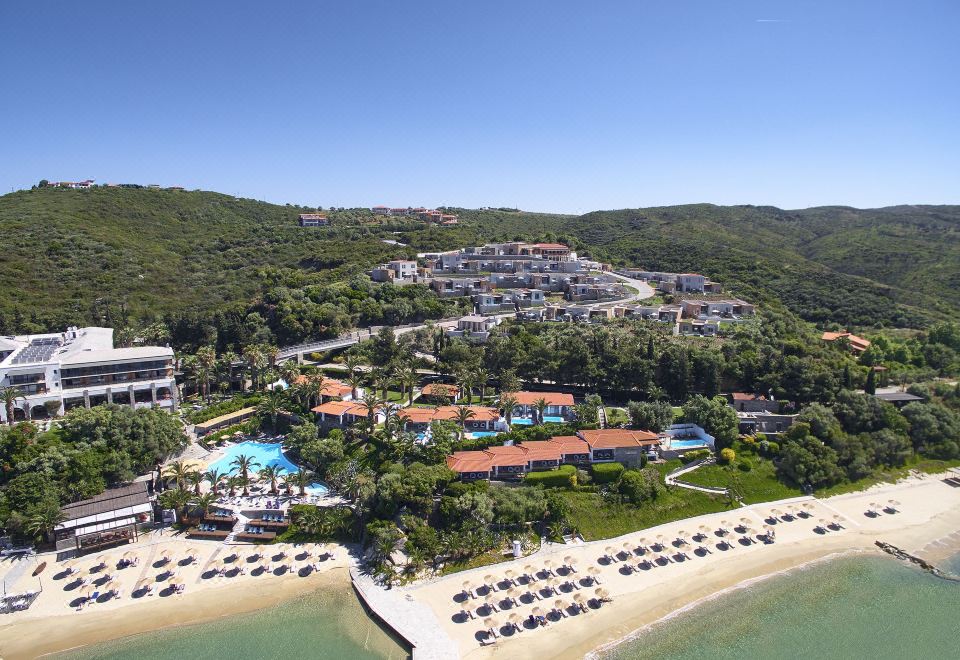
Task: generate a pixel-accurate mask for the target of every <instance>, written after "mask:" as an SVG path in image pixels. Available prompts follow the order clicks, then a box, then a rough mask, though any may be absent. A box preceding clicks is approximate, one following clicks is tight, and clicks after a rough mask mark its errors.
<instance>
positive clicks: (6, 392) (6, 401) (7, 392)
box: [3, 387, 24, 426]
mask: <svg viewBox="0 0 960 660" xmlns="http://www.w3.org/2000/svg"><path fill="white" fill-rule="evenodd" d="M23 397H24V394H23V391H22V390H20V389H18V388H16V387H5V388H3V405H4V406H5V407H6V409H7V424H9V425H10V426H13V411H14V409H15V408H16V407H17V399H22V398H23Z"/></svg>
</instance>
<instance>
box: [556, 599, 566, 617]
mask: <svg viewBox="0 0 960 660" xmlns="http://www.w3.org/2000/svg"><path fill="white" fill-rule="evenodd" d="M568 607H569V605H567V601H565V600H563V599H562V598H558V599H557V600H555V601H553V609H555V610H556V611H558V612H560V615H561V616H567V612H566V609H567V608H568Z"/></svg>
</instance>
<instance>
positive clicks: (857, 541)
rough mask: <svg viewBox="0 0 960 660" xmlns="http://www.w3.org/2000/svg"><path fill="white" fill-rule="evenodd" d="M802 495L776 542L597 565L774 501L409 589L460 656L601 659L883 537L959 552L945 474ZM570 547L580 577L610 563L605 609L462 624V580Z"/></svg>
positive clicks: (871, 550) (953, 501) (959, 495)
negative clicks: (650, 564)
mask: <svg viewBox="0 0 960 660" xmlns="http://www.w3.org/2000/svg"><path fill="white" fill-rule="evenodd" d="M894 497H895V498H897V499H901V500H903V506H901V507H898V508H899V510H900V513H898V514H896V515H888V514H880V515H879V516H874V517H870V516H866V515H865V513H864V511H865V509H866V508H867V507H868V505H869V503H870V502H872V501H874V500H879V501H883V502H886V501H887V499H888V498H894ZM797 501H798V502H800V503H802V502H804V501H805V502H810V503H811V506H813V507H814V509H815V510H814V512H813V516H812V518H810V519H808V520H805V521H794V522H785V523H780V524H779V525H778V526H777V540H776V543H774V544H772V545H767V546H764V545H760V544H754V545H751V546H738V547H737V548H736V549H735V550H733V551H728V552H718V551H713V552H712V553H711V554H709V555H706V556H705V557H694V558H693V559H691V560H688V561H684V562H680V563H675V564H667V565H666V566H664V567H660V568H656V569H651V570H648V571H640V572H636V573H630V574H627V573H625V572H621V569H622V568H623V566H624V564H623V563H622V562H618V563H615V564H607V563H603V562H601V563H597V557H598V556H599V555H602V554H604V552H605V548H604V546H613V547H615V548H619V547H620V545H621V542H624V541H628V540H631V541H634V540H637V539H640V538H642V537H646V538H647V539H648V541H649V540H652V539H653V538H654V537H656V536H657V534H658V532H663V533H664V534H666V536H667V537H668V538H673V536H672V535H673V534H677V531H678V530H684V529H685V530H687V531H688V532H690V531H695V530H696V529H697V526H698V525H699V524H700V523H710V526H711V527H716V526H717V525H718V523H720V521H722V520H739V519H740V518H741V517H749V518H752V519H759V518H763V517H765V514H766V513H767V512H769V511H770V509H771V508H776V507H783V506H784V505H783V504H782V503H778V502H766V503H762V504H755V505H750V506H748V507H742V508H739V509H735V510H730V511H725V512H721V513H716V514H707V515H705V516H700V517H697V518H694V519H686V520H682V521H675V522H673V523H667V524H664V525H661V526H659V527H657V528H653V529H647V530H643V531H640V532H634V533H630V534H627V535H624V536H622V537H618V538H615V539H605V540H600V541H593V542H589V543H586V544H578V545H571V546H554V547H551V548H549V549H548V550H547V551H546V552H542V553H539V554H537V555H534V556H531V557H527V558H523V559H520V560H513V561H510V562H503V563H501V564H496V565H492V566H486V567H482V568H480V569H475V570H471V571H463V572H461V573H457V574H454V575H452V576H447V577H444V578H441V579H439V580H436V581H434V582H431V583H426V584H419V585H413V586H411V587H408V588H406V589H405V591H406V593H407V594H408V595H409V596H410V597H412V598H414V599H415V600H417V601H421V602H423V603H424V604H427V605H429V606H430V607H431V609H432V610H433V613H434V615H435V616H436V619H437V621H438V622H439V625H440V627H441V628H443V629H444V630H445V631H446V632H447V634H448V635H449V636H450V637H451V638H452V639H453V640H455V641H456V642H457V643H458V645H459V648H460V655H461V657H464V658H471V659H473V658H477V659H484V660H485V659H487V658H496V659H500V658H509V657H516V656H519V655H539V656H543V657H550V658H559V659H561V660H566V659H571V660H572V659H573V658H591V659H592V660H596V659H597V658H599V657H601V656H602V655H603V654H604V653H605V652H607V651H609V650H611V649H613V648H614V647H616V646H618V645H620V644H623V643H625V642H628V641H631V640H634V639H636V638H638V637H640V636H642V635H643V634H644V633H645V632H647V631H649V630H650V629H651V628H652V627H654V626H657V625H659V624H661V623H664V622H666V621H669V620H671V619H673V618H675V617H677V616H681V615H682V614H684V613H686V612H689V611H691V610H693V609H695V608H697V607H699V606H700V605H703V604H705V603H707V602H710V601H713V600H716V599H720V598H723V597H724V596H725V595H727V594H729V593H732V592H736V591H740V590H743V589H749V588H750V587H751V586H752V585H755V584H758V583H760V582H763V581H766V580H770V579H771V578H776V577H778V576H780V575H784V574H789V573H792V572H795V571H798V570H803V569H805V568H808V567H810V566H814V565H817V564H822V563H825V562H830V561H833V560H834V559H839V558H844V557H854V556H886V555H885V554H884V553H882V552H881V551H880V550H879V549H878V548H876V547H875V546H874V541H875V540H885V541H888V542H891V543H894V544H896V545H898V547H903V548H905V549H908V550H910V551H911V552H918V553H919V554H921V555H923V556H925V557H927V558H928V559H932V557H931V556H930V555H933V554H934V552H936V554H937V555H939V556H946V555H951V554H956V553H957V552H960V533H958V532H957V530H960V492H958V491H956V490H954V489H951V488H949V487H948V486H946V485H945V484H942V483H940V481H939V479H936V478H926V479H922V478H915V479H909V480H905V481H901V482H899V483H897V484H893V485H887V484H885V485H882V486H874V487H872V488H870V489H867V490H865V491H859V492H856V493H849V494H844V495H838V496H835V497H832V498H826V499H823V500H815V499H813V498H799V500H797ZM834 516H840V517H841V518H842V523H843V528H842V529H841V530H840V531H834V532H831V533H828V534H824V535H816V534H814V533H813V532H812V531H811V530H812V528H813V527H814V525H816V524H817V521H818V519H821V518H828V519H832V518H833V517H834ZM716 540H717V539H713V541H716ZM710 547H712V546H710ZM924 549H926V551H924ZM692 554H693V553H691V555H692ZM565 555H570V556H572V557H573V558H574V560H575V561H576V562H578V564H577V565H578V576H582V575H583V573H584V570H583V569H584V568H585V567H586V566H588V565H593V566H599V567H600V568H601V570H602V573H601V578H602V580H601V586H603V587H604V588H605V589H607V590H608V591H609V592H610V594H611V597H612V599H613V600H612V602H610V603H607V604H604V605H603V606H602V607H601V608H599V609H594V608H591V609H590V611H589V613H587V614H585V615H570V616H568V617H566V618H563V619H560V620H556V621H553V622H552V623H551V624H550V626H549V627H548V628H533V629H530V628H524V629H523V631H522V632H520V633H514V634H509V633H510V631H509V630H507V629H502V630H501V637H500V639H498V640H497V641H496V643H494V644H486V645H481V644H480V643H478V641H477V638H476V637H475V634H476V633H477V632H479V630H482V629H483V627H484V625H483V624H482V623H481V622H482V621H483V619H484V618H485V616H487V615H483V614H480V613H479V612H478V613H477V619H476V620H469V621H463V622H461V621H460V620H458V619H457V618H456V616H455V615H456V612H458V611H459V609H460V607H461V606H460V605H459V604H456V603H455V601H454V600H452V598H453V596H455V594H456V593H457V592H459V591H460V590H461V589H462V587H461V585H462V583H463V581H465V580H472V581H473V582H475V583H478V584H479V583H483V582H484V581H485V580H484V579H483V578H485V576H486V575H489V574H493V575H495V576H500V577H502V576H503V575H504V572H505V571H506V570H507V569H512V570H514V571H517V572H518V573H522V572H523V571H522V570H520V569H522V568H523V566H524V565H525V564H533V565H534V566H538V565H539V566H542V565H543V562H544V560H545V559H547V558H553V559H554V560H555V561H556V560H557V559H558V558H563V557H564V556H565ZM558 563H562V562H558ZM505 586H506V585H504V587H503V588H505ZM481 593H483V591H481ZM582 593H584V595H586V596H588V597H591V596H592V594H593V587H592V586H589V587H584V588H583V590H582ZM572 595H573V592H567V593H561V595H560V597H562V598H564V599H565V600H568V601H569V599H570V597H571V596H572ZM554 598H556V597H555V596H546V597H544V600H543V601H540V602H538V601H528V602H525V601H524V600H521V601H520V604H519V605H517V606H514V607H512V608H507V609H505V610H501V611H500V612H499V613H494V614H493V615H492V616H493V617H494V618H495V619H497V620H498V621H500V622H501V623H502V622H503V621H504V619H505V618H506V616H507V615H508V614H510V613H512V612H514V611H516V612H517V613H519V614H520V616H521V617H522V618H526V617H527V615H528V614H529V613H530V611H531V609H532V607H534V606H539V607H541V608H543V609H546V610H549V609H550V605H551V603H552V602H553V600H554ZM482 603H483V598H480V599H478V600H475V601H470V603H469V604H466V605H464V606H465V607H467V608H475V607H477V606H478V605H481V604H482Z"/></svg>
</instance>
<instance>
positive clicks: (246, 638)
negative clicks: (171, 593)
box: [57, 587, 409, 660]
mask: <svg viewBox="0 0 960 660" xmlns="http://www.w3.org/2000/svg"><path fill="white" fill-rule="evenodd" d="M57 657H61V658H74V659H76V660H128V659H129V658H137V660H181V659H183V658H190V659H191V660H207V659H210V660H213V659H215V658H231V659H232V660H247V659H249V660H254V659H257V660H262V659H264V658H289V659H294V658H322V659H327V658H329V659H330V660H342V659H351V660H352V659H353V658H356V659H357V660H367V659H370V660H374V659H383V658H387V659H389V660H400V659H402V658H407V657H409V655H408V653H407V651H406V650H405V648H404V647H403V646H401V645H400V643H399V642H398V641H396V640H394V639H393V638H392V637H391V636H390V635H388V634H387V633H386V632H385V631H384V630H383V629H381V628H380V627H379V626H378V625H377V624H376V623H375V622H374V621H373V620H372V619H370V618H369V617H368V616H367V615H366V613H365V612H364V610H363V608H362V607H361V606H360V602H359V601H358V600H357V597H356V595H354V593H353V590H352V589H350V588H349V587H337V588H335V589H334V588H328V589H322V590H318V591H317V592H316V593H313V594H310V595H309V596H305V597H303V598H299V599H297V600H293V601H290V602H288V603H284V604H282V605H277V606H276V607H270V608H267V609H264V610H261V611H259V612H251V613H248V614H240V615H237V616H233V617H230V618H229V619H223V620H220V621H212V622H209V623H201V624H197V625H194V626H181V627H177V628H171V629H168V630H161V631H158V632H152V633H144V634H142V635H135V636H133V637H128V638H126V639H120V640H115V641H112V642H106V643H104V644H98V645H96V646H91V647H87V648H85V649H82V650H80V651H78V652H74V653H68V654H62V655H60V656H57Z"/></svg>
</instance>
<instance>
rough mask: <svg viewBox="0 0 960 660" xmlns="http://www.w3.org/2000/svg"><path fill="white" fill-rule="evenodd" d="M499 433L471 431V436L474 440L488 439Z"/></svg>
mask: <svg viewBox="0 0 960 660" xmlns="http://www.w3.org/2000/svg"><path fill="white" fill-rule="evenodd" d="M497 433H499V431H471V432H470V435H472V436H473V437H474V438H488V437H490V436H491V435H496V434H497Z"/></svg>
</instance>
